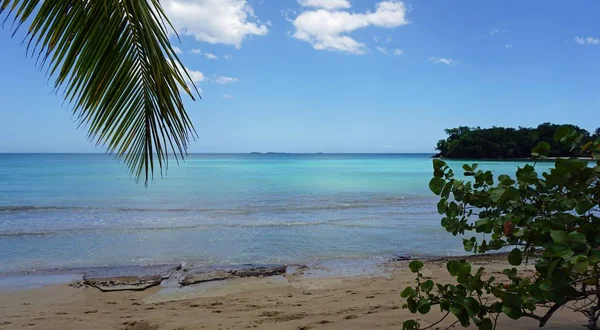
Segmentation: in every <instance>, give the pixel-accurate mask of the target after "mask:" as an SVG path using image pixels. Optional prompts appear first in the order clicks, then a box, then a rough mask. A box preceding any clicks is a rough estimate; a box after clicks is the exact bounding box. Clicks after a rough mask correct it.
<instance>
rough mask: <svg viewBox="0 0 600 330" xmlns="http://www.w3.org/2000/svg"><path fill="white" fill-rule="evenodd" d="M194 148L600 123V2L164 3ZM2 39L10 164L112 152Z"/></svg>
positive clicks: (319, 145)
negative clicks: (185, 82) (195, 91)
mask: <svg viewBox="0 0 600 330" xmlns="http://www.w3.org/2000/svg"><path fill="white" fill-rule="evenodd" d="M163 4H164V6H165V9H166V10H167V12H168V14H169V17H170V19H171V20H172V21H173V24H174V25H175V27H176V28H177V29H178V30H179V32H180V34H181V43H179V42H174V45H175V46H177V47H178V48H179V49H180V50H181V54H180V57H181V59H182V61H183V63H184V64H185V66H186V67H187V68H189V69H190V70H192V71H193V76H194V78H195V80H196V81H197V84H198V86H199V87H200V88H201V89H202V96H203V99H202V100H199V101H196V102H188V103H187V110H188V112H189V113H190V116H191V118H192V120H193V122H194V124H195V126H196V129H197V131H198V134H199V138H198V140H197V141H195V142H193V143H192V145H191V148H190V152H250V151H286V152H431V151H433V148H434V146H435V143H436V141H437V140H438V139H440V138H443V137H444V134H443V129H444V128H448V127H455V126H458V125H468V126H482V127H488V126H493V125H496V126H515V127H516V126H536V125H538V124H539V123H541V122H545V121H550V122H555V123H572V124H576V125H580V126H582V127H584V128H586V129H589V130H591V129H594V128H595V127H598V126H600V120H598V119H597V117H598V115H597V114H598V113H600V112H599V109H600V93H599V92H598V86H600V20H598V13H599V12H600V2H598V1H592V0H588V1H583V0H582V1H571V2H564V1H533V0H530V1H522V0H501V1H499V0H498V1H496V0H494V1H492V0H489V1H480V0H461V1H439V0H411V1H403V2H400V1H391V0H388V1H370V0H248V1H245V0H165V1H163ZM20 40H21V39H19V38H15V39H11V38H10V32H9V31H8V30H7V29H6V28H5V29H3V30H0V48H1V49H2V51H1V52H0V69H1V72H2V78H1V79H0V97H1V99H2V103H1V104H2V105H1V106H0V118H2V119H1V120H0V152H102V151H103V149H102V148H101V147H95V146H94V145H93V144H92V143H90V142H89V141H88V140H87V139H86V133H85V130H84V129H82V128H79V129H78V128H77V125H76V123H75V122H74V121H73V119H72V118H71V115H70V112H69V109H68V107H66V106H64V105H63V104H62V99H61V97H60V96H57V95H54V94H52V82H51V81H49V80H48V79H47V77H45V76H44V75H43V72H40V71H39V70H38V69H37V68H36V67H35V64H34V61H33V60H32V59H27V58H25V56H24V54H25V50H24V48H23V47H22V46H21V45H20Z"/></svg>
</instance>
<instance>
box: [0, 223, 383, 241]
mask: <svg viewBox="0 0 600 330" xmlns="http://www.w3.org/2000/svg"><path fill="white" fill-rule="evenodd" d="M361 220H366V221H367V223H356V221H361ZM348 221H352V223H347V222H348ZM315 226H336V227H346V228H391V227H390V226H389V225H372V224H369V223H368V219H336V220H327V221H293V222H265V223H246V224H205V225H190V226H173V227H130V228H79V229H58V230H40V231H4V232H0V237H6V238H9V237H35V236H56V235H82V234H125V233H139V232H141V231H146V232H156V231H181V230H212V229H253V228H286V227H315Z"/></svg>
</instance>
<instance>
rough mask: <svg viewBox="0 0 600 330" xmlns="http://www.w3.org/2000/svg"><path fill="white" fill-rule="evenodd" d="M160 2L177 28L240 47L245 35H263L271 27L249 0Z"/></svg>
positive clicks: (192, 34) (213, 40)
mask: <svg viewBox="0 0 600 330" xmlns="http://www.w3.org/2000/svg"><path fill="white" fill-rule="evenodd" d="M161 4H162V6H163V8H164V10H165V12H166V13H167V16H168V17H169V19H170V20H171V23H172V24H173V26H174V27H175V29H176V30H177V31H179V32H180V33H182V34H184V35H191V36H194V37H195V38H196V40H198V41H204V42H208V43H211V44H218V43H220V44H226V45H233V46H235V47H237V48H240V47H241V46H242V42H243V41H244V39H245V38H246V37H248V36H253V35H256V36H264V35H265V34H267V32H268V30H269V29H268V28H267V25H268V24H262V23H261V22H260V20H258V19H257V18H256V15H255V14H254V10H253V9H252V7H251V6H250V5H249V4H248V3H247V2H246V0H164V1H162V2H161Z"/></svg>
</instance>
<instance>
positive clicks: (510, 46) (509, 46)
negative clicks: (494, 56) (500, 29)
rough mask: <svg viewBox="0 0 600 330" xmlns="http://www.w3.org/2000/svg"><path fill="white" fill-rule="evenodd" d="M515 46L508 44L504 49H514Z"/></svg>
mask: <svg viewBox="0 0 600 330" xmlns="http://www.w3.org/2000/svg"><path fill="white" fill-rule="evenodd" d="M513 47H514V46H513V44H506V46H504V48H506V49H509V48H513Z"/></svg>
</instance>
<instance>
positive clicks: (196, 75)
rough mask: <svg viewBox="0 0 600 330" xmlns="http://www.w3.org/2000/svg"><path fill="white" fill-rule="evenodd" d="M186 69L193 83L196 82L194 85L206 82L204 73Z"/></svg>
mask: <svg viewBox="0 0 600 330" xmlns="http://www.w3.org/2000/svg"><path fill="white" fill-rule="evenodd" d="M185 69H186V70H187V72H188V74H189V75H190V78H192V81H193V82H194V84H197V83H199V82H202V81H204V78H205V77H204V74H203V73H202V72H200V71H196V70H192V69H190V68H185Z"/></svg>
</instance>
